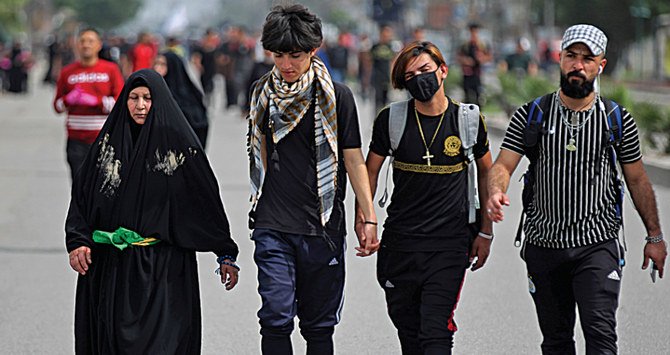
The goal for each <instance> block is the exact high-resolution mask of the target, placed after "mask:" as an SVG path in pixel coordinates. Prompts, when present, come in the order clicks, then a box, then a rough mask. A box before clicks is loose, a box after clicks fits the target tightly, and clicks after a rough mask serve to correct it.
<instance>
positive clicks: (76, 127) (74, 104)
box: [53, 28, 123, 178]
mask: <svg viewBox="0 0 670 355" xmlns="http://www.w3.org/2000/svg"><path fill="white" fill-rule="evenodd" d="M101 48H102V40H101V38H100V33H99V32H98V31H97V30H95V29H93V28H86V29H84V30H82V31H81V32H79V37H78V40H77V52H78V54H79V60H78V61H75V62H74V63H72V64H69V65H67V66H66V67H64V68H63V70H62V71H61V73H60V76H59V78H58V82H57V83H56V97H55V98H54V101H53V105H54V109H55V110H56V112H58V113H63V112H67V120H66V125H67V136H68V138H67V148H66V153H67V162H68V165H69V166H70V174H71V176H72V178H74V176H75V174H76V172H77V169H78V168H79V166H80V165H81V162H82V161H83V160H84V157H85V156H86V153H88V150H89V148H90V146H91V144H92V143H93V141H95V138H96V137H97V136H98V132H100V129H101V128H102V126H103V124H104V123H105V120H106V119H107V114H109V112H110V111H111V110H112V108H113V107H114V103H115V102H116V98H117V97H118V96H119V94H120V93H121V89H122V88H123V76H122V75H121V71H120V70H119V68H118V66H117V65H116V64H115V63H112V62H109V61H106V60H103V59H100V58H99V57H98V53H99V52H100V49H101Z"/></svg>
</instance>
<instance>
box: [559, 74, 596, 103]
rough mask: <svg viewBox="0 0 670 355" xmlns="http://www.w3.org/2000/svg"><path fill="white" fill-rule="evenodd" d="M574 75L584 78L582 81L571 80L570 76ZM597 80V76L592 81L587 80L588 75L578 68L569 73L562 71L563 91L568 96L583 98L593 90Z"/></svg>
mask: <svg viewBox="0 0 670 355" xmlns="http://www.w3.org/2000/svg"><path fill="white" fill-rule="evenodd" d="M573 76H574V77H577V78H580V79H582V81H581V83H580V82H579V81H578V80H575V81H571V80H570V77H573ZM595 80H596V79H595V78H594V79H593V80H591V81H588V80H586V76H584V75H583V74H582V73H580V72H578V71H576V70H575V71H571V72H569V73H568V74H567V75H566V74H563V73H561V91H562V92H563V94H565V96H567V97H571V98H573V99H583V98H585V97H587V96H589V94H591V93H592V92H593V83H594V82H595Z"/></svg>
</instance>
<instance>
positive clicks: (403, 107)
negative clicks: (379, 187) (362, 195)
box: [378, 100, 409, 208]
mask: <svg viewBox="0 0 670 355" xmlns="http://www.w3.org/2000/svg"><path fill="white" fill-rule="evenodd" d="M408 106H409V100H403V101H397V102H393V103H391V104H390V105H389V141H390V142H391V146H390V148H389V157H390V158H389V162H388V165H387V166H386V178H385V179H384V180H385V181H384V193H383V194H382V197H381V198H380V199H379V201H378V203H379V207H382V208H383V207H384V206H386V203H387V202H388V198H389V195H388V184H389V170H391V165H393V160H394V156H395V151H396V149H398V146H399V145H400V140H401V139H402V135H403V133H405V125H406V124H407V107H408Z"/></svg>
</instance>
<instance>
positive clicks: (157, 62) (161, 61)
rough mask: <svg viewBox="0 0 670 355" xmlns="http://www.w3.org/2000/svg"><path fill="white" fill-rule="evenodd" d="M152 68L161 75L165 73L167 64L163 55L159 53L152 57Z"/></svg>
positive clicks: (163, 75)
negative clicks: (154, 57)
mask: <svg viewBox="0 0 670 355" xmlns="http://www.w3.org/2000/svg"><path fill="white" fill-rule="evenodd" d="M153 69H154V70H155V71H156V72H157V73H158V74H160V75H161V76H162V77H165V75H167V72H168V65H167V59H165V56H164V55H160V54H159V55H157V56H156V59H154V67H153Z"/></svg>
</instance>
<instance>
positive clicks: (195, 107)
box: [153, 50, 209, 149]
mask: <svg viewBox="0 0 670 355" xmlns="http://www.w3.org/2000/svg"><path fill="white" fill-rule="evenodd" d="M153 69H154V70H155V71H157V72H158V74H160V75H161V76H163V79H165V83H166V84H167V86H168V88H169V89H170V92H171V93H172V96H173V97H174V99H175V101H177V104H178V105H179V108H180V109H181V111H182V112H183V113H184V116H186V120H187V121H188V123H189V124H190V125H191V128H193V131H195V134H196V136H198V139H199V140H200V143H201V144H202V147H203V149H204V148H205V147H206V143H207V132H208V130H209V120H208V119H207V107H205V104H204V102H203V94H202V92H201V91H200V89H198V87H197V86H195V84H194V83H193V81H191V78H190V76H189V75H188V72H187V71H186V65H185V64H184V59H183V58H182V57H180V56H179V55H177V54H176V53H175V52H173V51H171V50H167V51H165V52H163V53H160V54H159V55H157V56H156V59H155V60H154V65H153Z"/></svg>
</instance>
